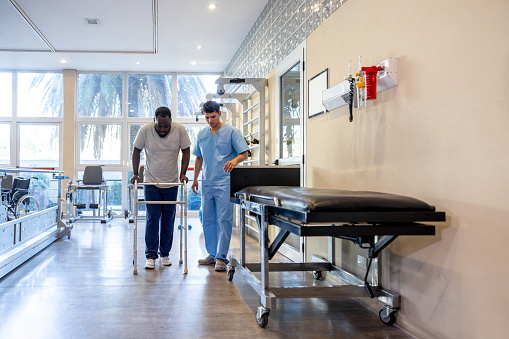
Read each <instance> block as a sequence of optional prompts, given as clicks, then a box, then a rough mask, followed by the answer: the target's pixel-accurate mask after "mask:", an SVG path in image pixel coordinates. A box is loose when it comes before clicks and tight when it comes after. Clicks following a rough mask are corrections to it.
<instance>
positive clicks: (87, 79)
mask: <svg viewBox="0 0 509 339" xmlns="http://www.w3.org/2000/svg"><path fill="white" fill-rule="evenodd" d="M122 79H123V76H122V74H88V73H82V74H79V75H78V116H79V117H90V118H95V117H100V118H117V117H121V116H122Z"/></svg>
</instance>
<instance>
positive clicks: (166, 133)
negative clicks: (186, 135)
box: [154, 126, 171, 138]
mask: <svg viewBox="0 0 509 339" xmlns="http://www.w3.org/2000/svg"><path fill="white" fill-rule="evenodd" d="M154 129H155V130H156V133H157V135H159V137H160V138H164V137H165V136H167V135H168V134H170V131H171V127H170V129H169V130H168V132H159V131H158V130H157V127H155V126H154Z"/></svg>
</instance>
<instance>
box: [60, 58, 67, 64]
mask: <svg viewBox="0 0 509 339" xmlns="http://www.w3.org/2000/svg"><path fill="white" fill-rule="evenodd" d="M58 61H59V62H60V63H61V64H66V63H67V60H66V59H60V60H58Z"/></svg>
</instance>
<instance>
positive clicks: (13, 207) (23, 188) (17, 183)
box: [1, 175, 40, 220]
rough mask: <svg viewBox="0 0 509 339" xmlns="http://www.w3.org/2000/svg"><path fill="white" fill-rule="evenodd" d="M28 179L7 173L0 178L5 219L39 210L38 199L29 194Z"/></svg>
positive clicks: (19, 216) (15, 217)
mask: <svg viewBox="0 0 509 339" xmlns="http://www.w3.org/2000/svg"><path fill="white" fill-rule="evenodd" d="M30 179H37V178H36V177H29V178H26V179H25V178H22V177H16V178H14V180H12V176H10V175H7V176H6V177H4V178H3V179H2V191H1V193H2V204H3V205H5V206H6V208H7V211H8V213H7V219H8V220H11V218H14V219H18V218H21V217H23V216H25V215H28V214H30V213H34V212H38V211H39V210H40V207H39V201H38V200H37V198H36V197H34V196H33V195H31V194H30V190H29V188H30Z"/></svg>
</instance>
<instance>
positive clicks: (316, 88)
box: [308, 68, 329, 118]
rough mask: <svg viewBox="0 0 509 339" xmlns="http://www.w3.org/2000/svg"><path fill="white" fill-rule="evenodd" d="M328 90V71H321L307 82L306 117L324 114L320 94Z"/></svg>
mask: <svg viewBox="0 0 509 339" xmlns="http://www.w3.org/2000/svg"><path fill="white" fill-rule="evenodd" d="M327 88H329V69H328V68H326V69H325V70H323V71H321V72H320V73H318V74H317V75H315V76H314V77H312V78H311V79H309V80H308V117H309V118H311V117H314V116H317V115H319V114H322V113H325V111H326V109H325V106H324V105H323V103H322V92H323V91H325V90H326V89H327Z"/></svg>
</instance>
